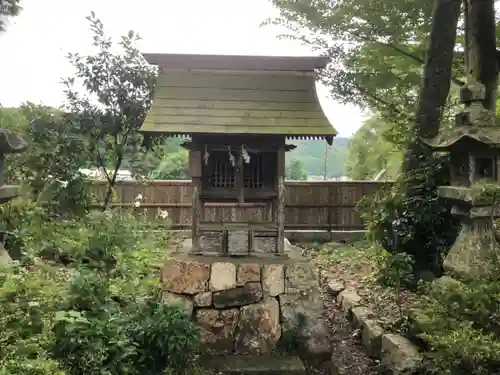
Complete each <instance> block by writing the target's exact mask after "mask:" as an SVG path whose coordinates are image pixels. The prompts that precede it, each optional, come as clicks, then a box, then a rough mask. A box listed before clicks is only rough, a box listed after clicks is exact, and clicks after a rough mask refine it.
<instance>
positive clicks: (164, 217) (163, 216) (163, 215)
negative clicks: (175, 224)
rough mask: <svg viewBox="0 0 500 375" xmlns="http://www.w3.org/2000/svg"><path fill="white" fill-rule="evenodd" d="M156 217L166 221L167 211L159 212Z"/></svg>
mask: <svg viewBox="0 0 500 375" xmlns="http://www.w3.org/2000/svg"><path fill="white" fill-rule="evenodd" d="M158 216H160V217H161V218H162V219H166V218H167V217H168V211H167V210H160V212H159V213H158Z"/></svg>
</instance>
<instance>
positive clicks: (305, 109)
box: [141, 54, 337, 143]
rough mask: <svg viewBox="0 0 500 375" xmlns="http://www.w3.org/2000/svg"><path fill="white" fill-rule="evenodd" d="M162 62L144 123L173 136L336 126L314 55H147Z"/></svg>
mask: <svg viewBox="0 0 500 375" xmlns="http://www.w3.org/2000/svg"><path fill="white" fill-rule="evenodd" d="M145 57H146V59H147V60H148V62H150V63H152V64H156V65H159V67H160V74H159V76H158V80H157V84H156V91H155V96H154V100H153V105H152V108H151V110H150V112H149V114H148V116H147V117H146V120H145V121H144V124H143V125H142V127H141V131H142V132H145V133H161V134H169V135H181V134H185V135H192V134H240V135H241V134H248V135H250V134H256V135H284V136H287V137H289V138H326V139H327V141H329V143H331V141H332V139H333V137H334V136H335V135H337V132H336V130H335V129H334V128H333V126H332V125H331V124H330V122H329V121H328V119H327V117H326V116H325V114H324V113H323V110H322V109H321V106H320V104H319V101H318V96H317V93H316V84H315V74H314V72H315V69H318V68H321V67H324V66H325V65H326V63H327V60H325V59H324V58H311V57H305V58H304V57H256V56H212V55H207V56H204V55H157V54H155V55H145Z"/></svg>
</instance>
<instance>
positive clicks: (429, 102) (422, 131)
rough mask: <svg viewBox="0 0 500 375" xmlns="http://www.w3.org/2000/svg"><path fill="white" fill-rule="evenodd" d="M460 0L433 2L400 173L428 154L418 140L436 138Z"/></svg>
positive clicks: (453, 46) (458, 15)
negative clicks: (424, 53) (426, 45)
mask: <svg viewBox="0 0 500 375" xmlns="http://www.w3.org/2000/svg"><path fill="white" fill-rule="evenodd" d="M461 3H462V0H435V6H434V11H433V14H432V27H431V30H430V34H429V43H428V47H427V52H426V56H425V65H424V69H423V74H422V82H421V84H420V90H419V95H418V101H417V103H418V105H417V113H416V121H415V127H414V129H413V132H412V135H413V137H410V139H409V144H408V148H407V152H406V155H405V159H404V162H403V167H402V171H403V172H404V173H406V172H411V171H413V170H415V169H416V168H418V167H419V165H420V163H421V160H422V158H421V156H422V155H423V154H424V153H425V152H426V151H427V150H426V149H427V148H426V147H424V146H423V144H422V143H421V142H420V141H419V137H424V138H431V137H435V136H436V135H437V134H438V132H439V127H440V122H441V118H442V114H443V108H444V107H445V105H446V100H447V98H448V94H449V92H450V81H451V78H452V64H453V57H454V50H455V42H456V38H457V25H458V20H459V18H460V9H461Z"/></svg>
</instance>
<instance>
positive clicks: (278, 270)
mask: <svg viewBox="0 0 500 375" xmlns="http://www.w3.org/2000/svg"><path fill="white" fill-rule="evenodd" d="M162 279H163V280H162V281H163V285H164V290H165V300H166V302H167V303H172V304H179V305H181V306H182V308H183V309H184V310H185V311H186V313H187V314H188V315H189V316H190V317H191V318H192V320H193V321H194V322H195V323H196V324H197V325H198V326H199V328H200V333H201V339H202V342H203V343H204V347H205V348H206V350H207V351H208V353H209V354H212V355H231V354H234V355H243V354H244V355H268V354H272V353H276V352H281V351H283V350H286V349H287V348H291V347H293V348H295V349H296V350H298V351H300V352H301V353H300V354H304V356H311V357H315V358H321V357H322V358H324V359H325V360H328V359H330V357H331V345H330V339H329V335H328V330H327V328H326V326H325V324H324V321H323V319H322V313H323V303H322V300H321V296H320V293H319V288H318V284H317V278H316V274H315V272H314V268H313V266H312V265H311V264H309V263H308V262H307V261H306V260H305V259H297V257H296V256H295V257H293V256H292V257H289V259H280V258H269V259H266V258H259V257H245V258H230V257H204V256H192V255H187V254H182V253H179V254H173V255H172V256H171V257H170V259H169V261H168V262H167V264H166V265H165V267H164V269H163V272H162ZM294 345H295V346H294Z"/></svg>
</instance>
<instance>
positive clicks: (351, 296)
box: [337, 290, 361, 316]
mask: <svg viewBox="0 0 500 375" xmlns="http://www.w3.org/2000/svg"><path fill="white" fill-rule="evenodd" d="M337 302H338V303H339V304H340V306H341V307H342V310H343V311H344V314H346V316H349V315H350V313H351V309H352V308H353V307H356V306H359V305H360V304H361V297H360V296H359V295H358V294H357V293H356V292H353V291H350V290H344V291H342V292H340V293H339V295H338V298H337Z"/></svg>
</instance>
